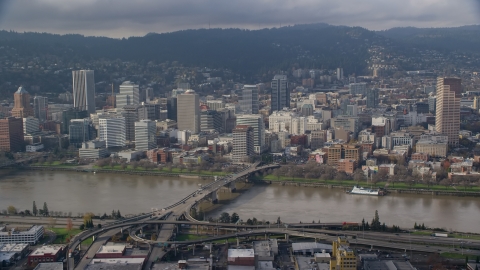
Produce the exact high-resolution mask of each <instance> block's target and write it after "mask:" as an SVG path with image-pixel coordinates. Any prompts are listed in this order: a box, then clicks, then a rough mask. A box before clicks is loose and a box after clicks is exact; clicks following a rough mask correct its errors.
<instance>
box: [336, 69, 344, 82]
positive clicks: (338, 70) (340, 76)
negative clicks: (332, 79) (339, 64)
mask: <svg viewBox="0 0 480 270" xmlns="http://www.w3.org/2000/svg"><path fill="white" fill-rule="evenodd" d="M337 80H339V81H341V80H343V68H337Z"/></svg>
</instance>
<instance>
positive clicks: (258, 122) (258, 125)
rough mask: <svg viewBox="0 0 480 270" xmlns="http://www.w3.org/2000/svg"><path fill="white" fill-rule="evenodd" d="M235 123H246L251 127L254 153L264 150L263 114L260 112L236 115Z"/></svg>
mask: <svg viewBox="0 0 480 270" xmlns="http://www.w3.org/2000/svg"><path fill="white" fill-rule="evenodd" d="M237 125H247V126H251V127H252V128H253V135H254V150H255V153H257V154H261V153H263V151H265V126H264V123H263V116H262V115H261V114H240V115H237Z"/></svg>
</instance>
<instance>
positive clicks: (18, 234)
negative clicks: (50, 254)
mask: <svg viewBox="0 0 480 270" xmlns="http://www.w3.org/2000/svg"><path fill="white" fill-rule="evenodd" d="M43 232H44V229H43V226H41V225H34V226H32V227H30V229H28V230H26V231H17V230H15V229H14V228H12V229H11V230H9V231H0V243H6V244H8V243H24V244H31V245H35V244H36V243H37V242H38V240H40V238H42V236H43Z"/></svg>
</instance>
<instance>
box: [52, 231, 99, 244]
mask: <svg viewBox="0 0 480 270" xmlns="http://www.w3.org/2000/svg"><path fill="white" fill-rule="evenodd" d="M49 230H51V231H53V232H54V233H55V234H56V236H57V237H56V238H55V240H54V241H53V244H66V243H68V242H69V239H71V238H73V237H74V236H75V235H77V234H79V233H81V232H82V230H80V229H71V230H67V229H66V228H49ZM92 242H93V239H92V237H90V238H87V239H85V240H84V241H82V244H83V245H90V244H92Z"/></svg>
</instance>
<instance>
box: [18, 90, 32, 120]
mask: <svg viewBox="0 0 480 270" xmlns="http://www.w3.org/2000/svg"><path fill="white" fill-rule="evenodd" d="M13 98H14V101H15V105H14V107H13V109H12V116H13V117H17V118H25V117H29V116H35V115H34V112H33V108H32V106H30V94H28V92H27V90H25V88H23V86H20V87H19V88H18V90H17V92H15V94H14V95H13Z"/></svg>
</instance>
